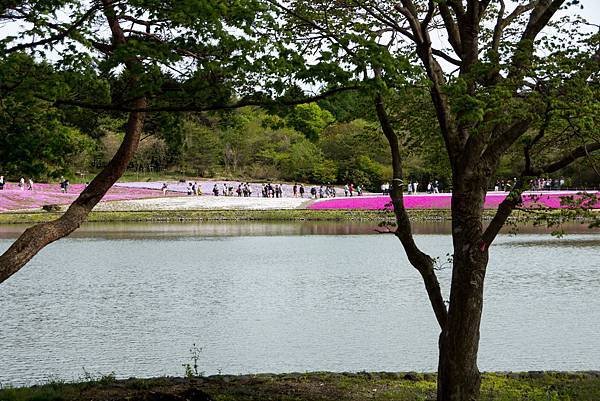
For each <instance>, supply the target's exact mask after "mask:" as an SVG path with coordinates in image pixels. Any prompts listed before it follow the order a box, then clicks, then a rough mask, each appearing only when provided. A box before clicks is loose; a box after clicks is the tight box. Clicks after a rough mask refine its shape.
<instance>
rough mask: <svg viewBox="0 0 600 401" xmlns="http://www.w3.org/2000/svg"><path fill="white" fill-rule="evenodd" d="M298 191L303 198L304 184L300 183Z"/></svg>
mask: <svg viewBox="0 0 600 401" xmlns="http://www.w3.org/2000/svg"><path fill="white" fill-rule="evenodd" d="M298 191H299V192H300V197H301V198H304V185H303V184H300V189H299V190H298Z"/></svg>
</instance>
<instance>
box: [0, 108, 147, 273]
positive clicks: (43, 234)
mask: <svg viewBox="0 0 600 401" xmlns="http://www.w3.org/2000/svg"><path fill="white" fill-rule="evenodd" d="M133 107H135V108H144V107H146V99H145V98H140V99H137V100H135V101H134V102H133ZM143 125H144V113H140V112H132V113H130V114H129V120H128V122H127V127H126V131H125V138H124V139H123V143H121V146H120V147H119V149H118V150H117V152H116V153H115V155H114V156H113V158H112V160H111V161H110V162H109V163H108V165H107V166H106V167H105V168H104V169H103V170H102V171H101V172H100V174H98V175H97V176H96V178H94V179H93V180H92V182H91V183H90V184H89V185H88V186H87V188H86V189H84V190H83V192H82V193H81V194H80V195H79V197H78V198H77V199H76V200H75V201H74V202H73V203H72V204H71V206H70V207H69V209H68V210H67V211H66V212H65V213H64V214H63V215H62V216H61V217H59V218H58V219H56V220H54V221H50V222H47V223H42V224H38V225H35V226H33V227H31V228H28V229H27V230H25V232H24V233H23V234H22V235H21V236H20V237H19V238H18V239H17V240H16V241H15V242H14V243H13V244H12V245H11V247H10V248H8V249H7V250H6V252H4V254H2V255H1V256H0V283H2V282H4V281H5V280H6V279H8V278H9V277H10V276H12V275H13V274H14V273H16V272H17V271H19V269H20V268H21V267H23V266H24V265H25V264H26V263H27V262H29V260H31V258H33V257H34V256H35V254H37V253H38V252H39V251H40V250H41V249H42V248H44V247H45V246H46V245H48V244H50V243H51V242H54V241H56V240H58V239H60V238H62V237H65V236H67V235H69V234H70V233H72V232H73V231H75V230H76V229H77V228H78V227H79V226H80V225H81V223H83V222H84V221H85V219H86V217H87V215H88V214H89V213H90V212H91V211H92V209H93V208H94V206H96V204H97V203H98V202H99V201H100V200H101V199H102V197H103V196H104V195H105V194H106V192H107V191H108V190H109V189H110V188H111V187H112V185H113V184H114V183H115V182H116V181H117V180H118V179H119V178H120V177H121V176H122V175H123V173H124V172H125V169H126V168H127V165H128V164H129V161H130V160H131V158H132V157H133V155H134V153H135V151H136V149H137V146H138V143H139V141H140V134H141V132H142V127H143Z"/></svg>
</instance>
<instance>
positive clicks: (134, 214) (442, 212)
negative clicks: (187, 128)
mask: <svg viewBox="0 0 600 401" xmlns="http://www.w3.org/2000/svg"><path fill="white" fill-rule="evenodd" d="M495 212H496V211H495V210H486V211H485V212H484V215H485V218H486V219H491V218H492V217H493V215H494V213H495ZM408 214H409V215H410V217H411V220H412V221H414V222H422V221H436V220H438V221H439V220H450V217H451V216H450V210H447V209H420V210H419V209H411V210H409V211H408ZM60 215H61V213H52V212H37V211H36V212H18V213H17V212H14V213H13V212H4V213H0V224H32V223H41V222H45V221H50V220H53V219H56V218H58V217H60ZM533 217H535V216H533V215H531V214H527V213H523V212H515V213H513V216H512V217H511V219H512V221H518V222H526V221H530V220H532V219H533ZM219 220H230V221H394V214H393V213H392V212H390V211H378V210H308V209H282V210H168V211H165V210H155V211H108V212H92V213H90V215H89V217H88V221H90V222H151V223H159V222H179V221H182V222H193V221H219Z"/></svg>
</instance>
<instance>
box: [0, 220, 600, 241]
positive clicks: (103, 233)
mask: <svg viewBox="0 0 600 401" xmlns="http://www.w3.org/2000/svg"><path fill="white" fill-rule="evenodd" d="M28 227H29V225H23V224H7V225H3V226H0V238H16V237H18V236H19V235H20V234H21V233H22V232H23V231H25V229H27V228H28ZM390 229H391V230H393V227H390ZM563 229H564V231H565V233H567V234H578V233H579V234H586V233H600V228H595V229H589V228H588V227H587V225H586V224H581V223H567V224H565V225H564V226H563ZM382 230H385V227H379V226H378V223H377V222H373V221H358V222H354V221H343V222H329V221H324V222H319V221H310V222H307V221H304V222H292V223H290V222H248V221H239V222H232V221H220V222H196V223H189V222H185V223H130V222H125V223H85V224H83V225H82V226H81V228H79V229H78V230H77V231H75V232H74V233H73V234H71V237H73V238H90V237H95V238H105V239H110V238H114V239H117V238H131V237H132V236H133V237H135V238H161V237H223V236H231V237H236V236H280V235H363V234H379V235H388V234H381V233H380V231H382ZM412 230H413V232H414V233H415V234H423V235H433V234H450V232H451V222H450V221H428V222H416V223H413V224H412ZM553 230H554V228H551V229H549V228H546V227H543V226H534V225H533V224H519V225H518V226H517V227H516V233H517V234H532V233H540V234H541V233H546V234H550V233H552V231H553ZM378 231H379V232H378ZM513 231H515V227H505V228H504V230H503V231H502V232H503V233H510V234H513Z"/></svg>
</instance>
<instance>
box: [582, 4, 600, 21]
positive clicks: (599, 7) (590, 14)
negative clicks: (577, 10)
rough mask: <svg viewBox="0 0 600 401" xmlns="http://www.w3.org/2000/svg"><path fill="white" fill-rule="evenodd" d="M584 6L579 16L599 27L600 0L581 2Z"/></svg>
mask: <svg viewBox="0 0 600 401" xmlns="http://www.w3.org/2000/svg"><path fill="white" fill-rule="evenodd" d="M581 4H582V5H583V6H584V9H583V11H581V15H582V16H583V17H584V18H585V19H587V20H588V22H591V23H593V24H597V25H600V0H581Z"/></svg>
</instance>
